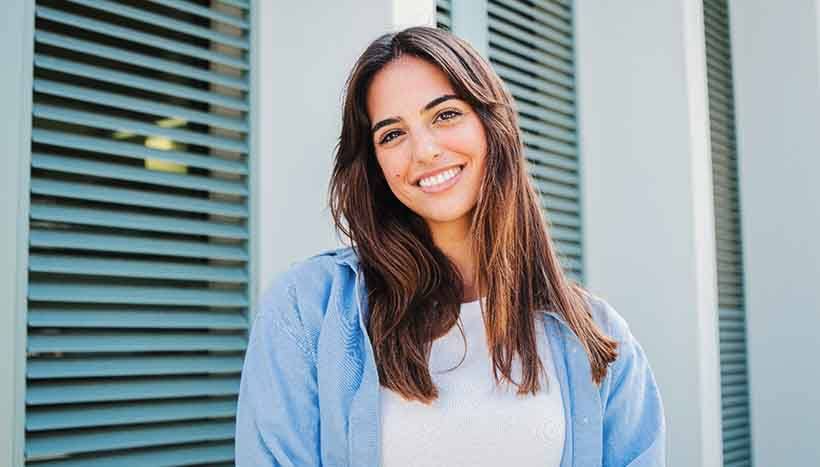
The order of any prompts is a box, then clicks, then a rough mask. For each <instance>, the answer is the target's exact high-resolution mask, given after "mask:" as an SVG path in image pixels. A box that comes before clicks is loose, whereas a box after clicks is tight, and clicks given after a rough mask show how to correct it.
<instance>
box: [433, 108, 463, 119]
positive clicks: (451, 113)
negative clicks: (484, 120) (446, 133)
mask: <svg viewBox="0 0 820 467" xmlns="http://www.w3.org/2000/svg"><path fill="white" fill-rule="evenodd" d="M459 115H461V113H460V112H456V111H455V110H445V111H444V112H442V113H440V114H438V116H437V117H436V119H437V120H452V119H454V118H456V117H458V116H459Z"/></svg>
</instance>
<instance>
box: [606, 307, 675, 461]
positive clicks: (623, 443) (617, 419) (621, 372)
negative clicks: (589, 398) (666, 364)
mask: <svg viewBox="0 0 820 467" xmlns="http://www.w3.org/2000/svg"><path fill="white" fill-rule="evenodd" d="M605 306H606V307H608V308H609V310H610V315H611V316H612V321H613V327H614V329H613V337H614V338H616V339H617V340H618V343H619V346H618V358H617V359H616V360H615V362H614V363H613V364H611V365H610V367H609V371H610V375H608V378H607V379H608V380H609V382H608V385H609V386H608V391H606V392H605V394H604V397H603V398H602V403H603V406H604V412H603V425H604V426H603V437H604V439H603V442H604V444H603V451H604V452H603V459H604V463H603V465H604V467H623V466H628V467H656V466H665V465H666V422H665V418H664V410H663V402H662V400H661V395H660V392H659V390H658V386H657V383H656V382H655V377H654V375H653V374H652V369H651V368H650V366H649V361H648V360H647V358H646V354H645V353H644V350H643V348H642V347H641V345H640V343H639V342H638V341H637V340H636V339H635V337H634V336H633V335H632V332H631V331H630V330H629V326H628V325H627V324H626V321H624V319H623V318H621V317H620V316H619V315H618V314H617V313H615V311H614V310H612V308H611V307H610V306H609V305H608V304H607V305H605Z"/></svg>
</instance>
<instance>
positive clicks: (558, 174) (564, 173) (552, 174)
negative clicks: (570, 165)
mask: <svg viewBox="0 0 820 467" xmlns="http://www.w3.org/2000/svg"><path fill="white" fill-rule="evenodd" d="M527 162H530V161H527ZM527 168H528V169H529V172H530V174H532V175H533V176H534V177H537V178H540V179H543V180H553V181H555V182H558V183H563V184H566V185H578V182H579V180H578V174H577V173H576V172H573V171H569V170H560V169H555V168H552V167H549V166H546V165H543V164H540V163H532V162H530V163H528V164H527Z"/></svg>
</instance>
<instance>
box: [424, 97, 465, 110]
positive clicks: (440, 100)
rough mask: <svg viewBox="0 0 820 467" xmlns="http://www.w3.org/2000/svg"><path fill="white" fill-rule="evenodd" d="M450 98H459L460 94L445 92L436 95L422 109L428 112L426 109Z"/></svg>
mask: <svg viewBox="0 0 820 467" xmlns="http://www.w3.org/2000/svg"><path fill="white" fill-rule="evenodd" d="M450 99H458V96H456V95H455V94H445V95H443V96H439V97H436V98H435V99H433V100H431V101H430V102H428V103H427V105H425V106H424V109H422V112H426V111H428V110H430V109H432V108H433V107H435V106H437V105H439V104H441V103H442V102H445V101H449V100H450Z"/></svg>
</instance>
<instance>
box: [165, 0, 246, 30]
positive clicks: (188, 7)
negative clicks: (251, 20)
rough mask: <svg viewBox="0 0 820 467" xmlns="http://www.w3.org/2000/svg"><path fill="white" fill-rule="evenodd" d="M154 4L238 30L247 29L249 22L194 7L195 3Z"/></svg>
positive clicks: (168, 1)
mask: <svg viewBox="0 0 820 467" xmlns="http://www.w3.org/2000/svg"><path fill="white" fill-rule="evenodd" d="M151 1H152V2H154V3H158V4H160V5H165V6H167V7H170V8H174V9H177V10H179V11H184V12H186V13H193V14H195V15H198V16H202V17H203V18H208V19H211V20H214V21H219V22H220V23H225V24H230V25H231V26H236V27H238V28H243V29H247V28H248V22H247V21H245V20H244V19H241V18H237V17H236V16H231V15H228V14H225V13H220V12H219V11H216V10H213V9H211V8H207V7H204V6H198V5H194V4H193V3H188V2H184V1H182V0H151Z"/></svg>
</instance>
